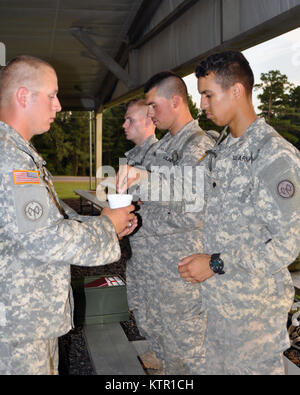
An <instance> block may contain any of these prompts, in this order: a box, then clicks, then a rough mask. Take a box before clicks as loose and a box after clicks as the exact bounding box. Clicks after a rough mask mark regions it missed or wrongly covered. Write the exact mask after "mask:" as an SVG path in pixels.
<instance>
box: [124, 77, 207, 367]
mask: <svg viewBox="0 0 300 395" xmlns="http://www.w3.org/2000/svg"><path fill="white" fill-rule="evenodd" d="M145 93H146V101H147V103H148V104H149V115H150V116H151V117H152V119H153V121H154V124H155V125H156V126H157V127H158V128H159V129H164V130H166V129H169V131H168V133H167V134H166V135H165V136H164V137H163V138H162V139H161V140H160V141H159V142H158V143H156V144H155V145H154V146H153V147H152V149H151V150H150V152H148V155H147V156H146V158H145V161H144V163H143V165H144V166H145V168H146V170H143V171H142V170H141V171H140V172H139V174H140V175H141V178H142V177H144V176H146V178H145V181H144V183H145V184H146V185H147V183H148V181H149V180H148V179H147V177H148V176H149V175H150V174H151V176H154V178H155V177H156V179H157V180H158V181H160V182H162V185H164V183H165V182H166V179H167V178H168V175H167V173H168V170H170V171H172V170H174V169H175V168H176V169H177V170H181V171H183V170H184V168H185V167H186V166H187V167H191V168H194V167H195V166H196V163H197V161H198V160H199V159H200V158H201V157H202V156H203V154H204V153H205V151H206V150H208V149H209V148H211V147H212V146H213V141H212V139H211V138H210V137H208V136H207V135H206V134H205V133H204V132H203V131H202V130H201V128H200V127H199V125H198V122H197V121H196V120H193V119H192V116H191V114H190V111H189V109H188V101H187V91H186V86H185V84H184V82H183V81H182V79H180V78H179V77H178V76H176V74H173V73H169V72H163V73H160V74H158V75H157V76H154V77H153V78H152V79H151V80H150V81H149V82H148V83H147V84H146V86H145ZM127 170H128V177H129V182H128V183H127V186H126V187H128V186H129V185H133V184H131V181H132V180H130V178H131V177H130V172H131V171H132V170H134V169H132V168H129V167H128V168H127ZM150 172H151V173H150ZM125 173H126V172H125ZM121 177H122V176H121V171H120V179H119V182H120V185H122V181H121ZM124 177H125V176H124ZM179 178H180V177H179ZM124 179H125V178H123V180H124ZM181 181H182V180H178V179H177V180H176V176H175V179H174V186H173V187H172V184H170V186H171V189H172V191H171V199H170V200H165V201H163V199H162V197H161V198H160V199H158V200H148V201H147V200H146V199H145V201H144V204H143V205H141V209H140V211H139V214H140V215H141V218H142V226H141V228H140V229H139V230H138V232H136V233H135V234H134V235H133V236H131V237H130V244H131V247H132V258H131V260H130V261H129V262H128V265H127V286H128V290H129V294H128V298H129V305H130V307H131V309H133V311H134V315H135V318H136V321H137V324H138V327H139V329H140V330H141V333H142V334H143V335H145V336H146V338H147V339H148V340H149V341H150V344H151V349H152V350H153V351H155V352H156V354H157V356H158V357H159V358H160V359H162V360H163V361H164V362H165V373H166V374H198V373H199V372H200V366H199V365H201V362H202V361H201V358H202V341H203V335H204V331H205V316H203V314H202V313H201V312H202V306H201V292H200V286H199V285H192V284H187V283H185V282H184V281H183V280H182V279H180V278H179V276H178V272H177V263H178V260H179V259H181V257H184V256H186V255H187V254H189V253H195V252H197V251H199V250H200V251H201V250H202V242H201V238H202V212H201V211H200V212H199V211H198V210H196V212H192V211H189V210H188V209H187V201H185V200H184V199H181V200H178V201H175V199H172V196H173V195H172V194H173V192H174V189H175V186H176V183H178V184H180V183H181ZM142 184H143V182H140V185H139V186H140V187H141V188H142ZM154 184H155V185H158V184H157V183H154ZM132 188H134V187H132ZM158 190H159V192H161V187H159V186H158ZM151 192H154V186H153V185H152V188H151ZM152 196H155V193H154V194H153V195H152ZM196 199H197V198H196ZM142 200H143V199H142Z"/></svg>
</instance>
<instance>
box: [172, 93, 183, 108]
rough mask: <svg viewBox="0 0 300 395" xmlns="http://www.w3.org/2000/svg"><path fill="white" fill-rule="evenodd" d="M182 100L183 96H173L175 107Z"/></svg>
mask: <svg viewBox="0 0 300 395" xmlns="http://www.w3.org/2000/svg"><path fill="white" fill-rule="evenodd" d="M181 101H182V98H181V97H180V96H178V95H174V96H173V97H172V104H173V107H174V108H177V107H178V106H179V104H180V102H181Z"/></svg>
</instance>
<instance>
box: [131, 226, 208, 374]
mask: <svg viewBox="0 0 300 395" xmlns="http://www.w3.org/2000/svg"><path fill="white" fill-rule="evenodd" d="M180 237H182V236H181V235H180ZM198 240H200V236H199V234H198V232H194V233H193V234H191V236H190V240H184V243H183V242H182V240H181V241H180V242H179V236H178V235H177V237H175V236H174V235H173V234H171V235H163V236H161V237H159V238H158V237H149V238H147V239H143V238H139V239H138V240H132V241H130V244H131V249H132V257H131V259H130V260H129V261H128V262H127V266H126V281H127V295H128V303H129V308H130V310H132V311H133V313H134V317H135V320H136V323H137V326H138V328H139V330H140V334H141V335H142V336H144V337H145V338H146V339H147V340H148V342H149V344H150V349H151V351H153V352H155V353H156V355H157V357H158V358H159V359H161V360H162V361H164V365H165V374H167V375H187V374H201V372H202V370H201V368H202V366H203V350H202V344H203V338H204V332H205V325H206V314H205V313H203V312H202V303H201V293H200V285H199V284H189V283H187V282H185V281H184V280H182V279H181V278H180V276H179V273H178V269H177V268H178V262H179V261H180V259H182V258H183V257H185V256H189V255H191V254H192V253H195V252H197V251H199V250H200V249H201V242H200V241H198Z"/></svg>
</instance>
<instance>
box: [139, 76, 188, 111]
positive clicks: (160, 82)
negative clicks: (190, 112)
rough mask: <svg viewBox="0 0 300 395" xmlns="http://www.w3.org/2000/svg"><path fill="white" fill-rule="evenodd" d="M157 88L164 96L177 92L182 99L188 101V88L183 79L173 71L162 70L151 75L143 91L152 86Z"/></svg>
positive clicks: (147, 90)
mask: <svg viewBox="0 0 300 395" xmlns="http://www.w3.org/2000/svg"><path fill="white" fill-rule="evenodd" d="M156 87H157V88H159V89H160V90H161V93H163V94H164V95H165V96H166V97H171V96H173V95H174V94H177V95H179V96H181V97H182V99H183V101H184V102H185V103H186V104H187V103H188V90H187V87H186V84H185V82H184V81H183V79H182V78H181V77H180V76H179V75H177V74H176V73H174V72H173V71H162V72H160V73H157V74H155V75H154V76H153V77H151V78H150V79H149V80H148V81H147V82H146V84H145V86H144V93H145V94H146V93H148V92H149V91H150V90H151V89H153V88H156Z"/></svg>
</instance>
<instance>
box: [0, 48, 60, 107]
mask: <svg viewBox="0 0 300 395" xmlns="http://www.w3.org/2000/svg"><path fill="white" fill-rule="evenodd" d="M45 67H47V68H51V69H53V67H52V66H51V65H50V64H49V63H47V62H45V61H44V60H41V59H39V58H35V57H33V56H28V55H21V56H18V57H16V58H14V59H12V60H11V61H10V62H9V63H8V64H7V65H6V66H5V67H3V68H2V69H1V70H0V106H3V105H7V104H9V102H10V100H11V97H12V95H13V94H14V92H16V91H17V90H18V89H19V88H20V87H21V86H25V87H27V88H28V89H30V90H33V89H36V88H37V86H38V83H39V82H40V80H39V78H40V70H41V69H42V68H45ZM53 70H54V69H53Z"/></svg>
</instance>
